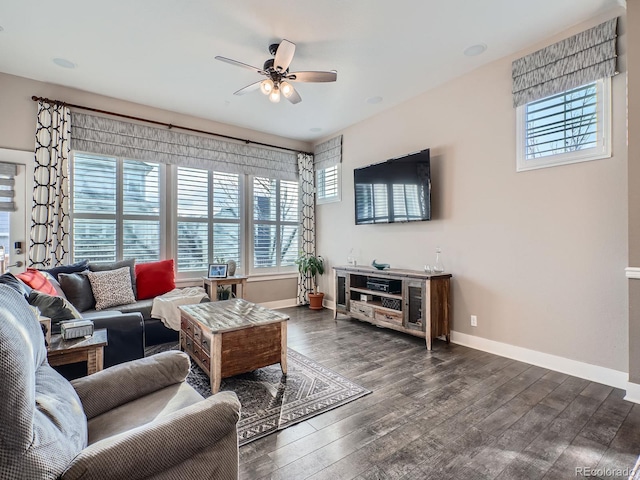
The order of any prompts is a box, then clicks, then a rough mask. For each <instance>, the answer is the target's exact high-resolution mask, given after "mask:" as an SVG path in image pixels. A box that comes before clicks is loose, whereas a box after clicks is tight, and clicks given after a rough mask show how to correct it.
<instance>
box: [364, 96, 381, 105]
mask: <svg viewBox="0 0 640 480" xmlns="http://www.w3.org/2000/svg"><path fill="white" fill-rule="evenodd" d="M381 101H382V97H369V98H367V100H366V102H367V103H370V104H371V105H375V104H376V103H380V102H381Z"/></svg>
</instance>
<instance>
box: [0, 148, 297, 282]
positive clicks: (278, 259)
mask: <svg viewBox="0 0 640 480" xmlns="http://www.w3.org/2000/svg"><path fill="white" fill-rule="evenodd" d="M71 166H72V170H71V174H72V178H71V190H72V191H71V195H70V198H71V200H72V205H71V207H72V211H71V214H72V225H73V227H72V251H73V259H74V260H81V259H85V258H86V259H88V260H89V261H91V262H103V263H106V262H114V261H118V260H123V259H129V258H135V259H136V261H137V262H139V263H143V262H148V261H154V260H160V259H162V258H174V259H175V261H176V270H177V274H178V277H179V278H193V279H194V278H198V277H201V276H202V275H206V273H207V268H208V266H209V264H210V263H218V262H222V261H224V262H226V261H228V260H235V262H236V264H237V266H238V269H239V270H240V271H244V272H245V273H253V274H256V273H258V274H260V273H264V274H273V273H289V272H295V271H296V267H295V260H296V258H297V257H298V254H299V239H298V232H299V227H298V222H299V199H298V182H297V181H293V182H291V181H281V180H275V179H269V178H262V177H255V178H253V177H249V176H247V175H245V174H234V173H223V172H215V171H209V170H206V169H199V168H191V167H181V166H169V167H165V166H164V165H161V164H158V163H152V162H142V161H135V160H130V159H124V158H116V157H109V156H105V155H96V154H91V153H80V152H73V154H72V160H71ZM165 185H167V186H170V187H169V188H170V190H171V194H170V195H166V194H165V191H164V190H165V187H164V186H165ZM165 211H166V212H170V215H169V217H170V218H169V220H166V221H165V218H166V217H167V216H166V215H165V214H164V212H165ZM1 220H2V219H1V218H0V221H1ZM1 226H2V225H1V223H0V227H1ZM1 233H2V232H0V234H1ZM0 240H1V239H0Z"/></svg>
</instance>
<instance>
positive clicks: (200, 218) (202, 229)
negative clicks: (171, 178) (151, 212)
mask: <svg viewBox="0 0 640 480" xmlns="http://www.w3.org/2000/svg"><path fill="white" fill-rule="evenodd" d="M177 170H178V174H177V182H178V189H177V209H178V215H177V217H178V222H177V226H178V235H177V239H178V241H177V249H178V272H196V271H197V272H200V271H202V272H204V271H206V270H207V266H208V264H209V263H213V262H216V261H225V262H226V261H228V260H235V261H236V263H237V265H238V268H240V267H241V265H242V261H241V260H242V258H241V252H242V241H241V240H242V235H241V214H242V208H241V207H242V203H241V199H242V182H241V176H240V175H237V174H229V173H220V172H209V171H207V170H201V169H194V168H186V167H178V169H177ZM209 192H211V193H209ZM210 237H212V240H211V241H210V240H209V239H210Z"/></svg>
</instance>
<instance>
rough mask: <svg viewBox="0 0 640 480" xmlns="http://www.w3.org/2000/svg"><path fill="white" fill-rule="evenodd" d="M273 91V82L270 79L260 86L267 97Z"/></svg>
mask: <svg viewBox="0 0 640 480" xmlns="http://www.w3.org/2000/svg"><path fill="white" fill-rule="evenodd" d="M272 90H273V80H271V79H270V78H267V79H266V80H263V81H262V83H261V84H260V91H261V92H262V93H264V94H265V95H269V94H270V93H271V91H272Z"/></svg>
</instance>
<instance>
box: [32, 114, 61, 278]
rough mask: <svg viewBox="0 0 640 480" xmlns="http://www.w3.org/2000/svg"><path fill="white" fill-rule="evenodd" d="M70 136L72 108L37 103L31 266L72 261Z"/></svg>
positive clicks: (43, 266) (45, 266)
mask: <svg viewBox="0 0 640 480" xmlns="http://www.w3.org/2000/svg"><path fill="white" fill-rule="evenodd" d="M70 134H71V115H70V113H69V108H68V107H66V106H64V105H52V104H49V103H46V102H42V101H40V102H38V120H37V125H36V148H35V175H34V188H33V209H32V211H31V238H30V240H31V241H30V245H29V266H31V267H34V268H50V267H55V266H57V265H63V264H65V263H68V260H69V259H70V255H69V247H70V245H69V244H70V239H69V230H70V219H69V152H70V146H69V137H70Z"/></svg>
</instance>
